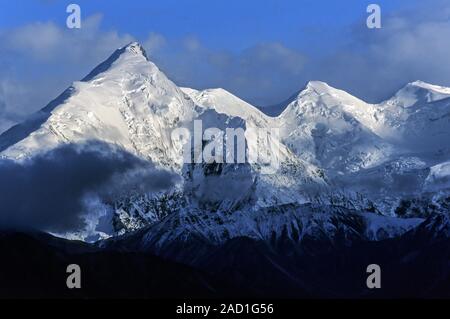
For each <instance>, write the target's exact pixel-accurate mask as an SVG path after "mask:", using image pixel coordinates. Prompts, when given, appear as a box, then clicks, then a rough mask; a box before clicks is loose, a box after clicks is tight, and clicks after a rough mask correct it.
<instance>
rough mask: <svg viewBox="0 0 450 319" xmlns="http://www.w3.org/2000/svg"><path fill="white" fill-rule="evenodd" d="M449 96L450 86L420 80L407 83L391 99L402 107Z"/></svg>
mask: <svg viewBox="0 0 450 319" xmlns="http://www.w3.org/2000/svg"><path fill="white" fill-rule="evenodd" d="M448 97H450V88H448V87H444V86H439V85H434V84H430V83H427V82H424V81H419V80H418V81H414V82H410V83H408V84H406V85H405V86H404V87H403V88H401V89H400V90H399V91H398V92H397V93H396V94H395V95H394V97H393V98H391V99H390V100H389V101H390V102H391V103H395V104H397V105H400V106H402V107H410V106H414V105H416V104H421V103H430V102H435V101H439V100H442V99H445V98H448Z"/></svg>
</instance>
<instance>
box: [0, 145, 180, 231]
mask: <svg viewBox="0 0 450 319" xmlns="http://www.w3.org/2000/svg"><path fill="white" fill-rule="evenodd" d="M0 176H1V183H0V203H1V208H0V209H1V214H0V226H3V227H27V228H29V227H31V228H33V229H38V230H44V231H51V232H57V233H58V232H66V231H77V230H82V229H83V228H84V227H85V226H86V225H85V219H84V217H85V214H88V213H89V212H88V211H85V207H84V199H85V198H86V197H87V196H88V197H96V198H100V199H104V200H109V199H110V198H116V199H117V198H118V197H120V196H122V195H126V193H127V192H132V191H133V192H139V193H151V192H157V191H163V190H168V189H169V188H171V187H172V186H174V185H175V183H176V182H177V178H178V177H177V176H176V175H174V174H172V173H170V172H167V171H163V170H160V169H157V168H155V166H154V165H153V164H152V163H150V162H147V161H143V160H141V159H139V158H137V157H135V156H133V155H131V154H129V153H127V152H125V151H123V150H120V149H115V148H113V147H112V146H108V145H107V144H102V143H99V142H89V143H87V144H85V145H81V146H80V145H78V146H76V145H70V144H69V145H64V146H61V147H59V148H57V149H54V150H52V151H50V152H48V153H45V154H40V155H37V156H35V157H34V158H32V159H29V160H26V161H25V162H23V163H18V162H14V161H10V160H0ZM119 181H120V182H119Z"/></svg>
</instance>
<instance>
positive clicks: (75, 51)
mask: <svg viewBox="0 0 450 319" xmlns="http://www.w3.org/2000/svg"><path fill="white" fill-rule="evenodd" d="M69 3H77V4H79V5H80V6H81V10H82V28H81V29H80V30H70V29H68V28H67V27H66V25H65V21H66V18H67V15H68V14H67V13H66V10H65V9H66V7H67V5H68V4H69ZM370 3H377V4H379V5H380V6H381V9H382V28H381V29H377V30H369V29H368V28H367V27H366V24H365V20H366V18H367V16H368V14H367V13H366V7H367V5H368V4H370ZM449 39H450V3H449V1H445V0H430V1H427V2H426V3H424V2H420V1H417V0H410V1H406V0H371V1H366V0H345V1H344V0H260V1H254V0H247V1H243V0H241V1H237V0H226V1H225V0H209V1H206V0H164V1H162V0H161V1H154V0H150V1H138V0H128V1H123V0H108V1H105V0H72V1H63V0H23V1H15V2H13V1H6V0H0V69H1V70H2V72H1V73H0V132H1V131H2V130H4V129H5V128H6V127H8V126H10V125H12V124H14V123H16V122H18V121H20V120H22V119H23V118H25V117H26V116H27V115H28V114H30V113H31V112H33V111H36V110H38V109H40V108H42V107H43V106H45V104H46V103H47V102H48V101H49V100H50V99H52V98H53V97H55V96H56V95H58V93H59V92H61V91H62V90H63V89H64V88H66V87H67V86H68V85H70V84H71V82H72V81H76V80H78V79H80V78H82V77H83V76H84V75H86V74H87V73H88V72H89V71H90V70H91V69H92V68H94V67H95V66H96V65H97V64H98V63H100V62H101V61H102V60H104V59H105V58H107V57H108V56H109V55H110V54H111V53H112V52H113V51H114V49H116V48H117V47H120V46H122V45H125V44H126V43H128V42H130V41H133V40H138V41H140V42H141V43H142V44H143V45H144V47H145V48H146V49H147V51H148V53H149V56H150V58H151V60H153V61H154V62H155V63H156V64H157V65H158V66H159V67H160V68H161V69H162V70H163V71H164V72H165V73H166V74H167V75H168V76H169V77H170V78H171V79H172V80H173V81H174V82H176V83H177V84H179V85H181V86H190V87H194V88H200V89H202V88H208V87H223V88H225V89H227V90H229V91H231V92H232V93H234V94H236V95H238V96H240V97H241V98H244V99H245V100H247V101H249V102H251V103H253V104H255V105H258V106H266V105H271V104H276V103H278V102H280V101H282V100H285V99H286V98H287V97H289V96H290V95H291V94H293V93H294V92H296V91H298V90H300V89H301V88H302V87H303V86H304V84H305V83H306V82H307V81H308V80H322V81H325V82H327V83H329V84H331V85H333V86H335V87H338V88H342V89H344V90H346V91H349V92H350V93H352V94H354V95H357V96H358V97H360V98H363V99H365V100H367V101H371V102H377V101H381V100H383V99H385V98H387V97H389V95H390V94H392V93H393V92H395V90H397V89H399V88H400V87H401V86H402V85H404V84H405V83H407V82H410V81H414V80H417V79H420V80H424V81H427V82H432V83H435V84H441V85H448V86H450V63H448V57H449V56H450V40H449Z"/></svg>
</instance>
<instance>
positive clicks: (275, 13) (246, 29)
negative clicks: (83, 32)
mask: <svg viewBox="0 0 450 319" xmlns="http://www.w3.org/2000/svg"><path fill="white" fill-rule="evenodd" d="M373 2H374V1H373V0H345V1H341V0H321V1H318V0H281V1H280V0H245V1H243V0H211V1H205V0H182V1H180V0H164V1H154V0H150V1H145V0H134V1H123V0H108V1H104V0H77V1H73V0H72V1H58V0H53V1H52V0H24V1H20V2H19V1H17V2H14V1H5V0H2V10H1V12H0V27H2V28H14V27H19V26H21V25H25V24H27V23H30V22H36V21H41V22H45V21H52V22H54V23H56V24H64V23H65V20H66V17H67V14H66V12H65V8H66V6H67V5H68V4H69V3H77V4H79V5H80V6H81V8H82V13H83V15H84V16H90V15H93V14H98V13H101V14H102V15H103V18H104V19H103V21H102V26H101V28H102V29H103V30H111V29H114V30H118V31H120V32H124V33H130V34H132V35H134V36H135V37H137V38H138V39H139V38H140V39H145V37H147V36H148V33H149V32H151V31H153V32H157V33H161V34H164V35H165V36H166V37H169V38H182V37H185V36H189V35H195V36H197V37H199V38H200V39H201V40H202V42H203V43H204V44H205V45H206V46H208V47H210V48H213V49H227V50H232V51H239V50H243V49H245V48H247V47H249V46H252V45H254V44H257V43H260V42H270V41H276V42H282V43H283V44H285V45H288V46H290V47H293V48H297V49H309V48H310V47H311V44H312V46H313V47H315V48H318V49H320V48H322V46H323V45H325V43H324V42H325V41H324V40H327V41H331V42H332V43H331V45H332V44H333V43H336V42H338V41H342V40H344V39H345V34H346V32H347V31H348V29H349V28H350V27H352V25H353V24H355V23H356V22H357V21H364V20H363V19H365V17H366V16H367V14H366V7H367V5H368V4H370V3H373ZM414 2H415V1H404V0H403V1H402V0H382V1H381V0H378V1H376V3H377V4H379V5H380V6H381V7H382V8H383V11H384V12H386V13H389V12H392V11H394V10H396V9H399V8H404V7H405V6H406V4H408V6H411V3H414ZM327 45H328V44H327Z"/></svg>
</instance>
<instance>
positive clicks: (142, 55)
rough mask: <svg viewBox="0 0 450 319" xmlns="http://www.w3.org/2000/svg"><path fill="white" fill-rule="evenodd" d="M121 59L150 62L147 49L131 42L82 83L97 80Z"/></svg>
mask: <svg viewBox="0 0 450 319" xmlns="http://www.w3.org/2000/svg"><path fill="white" fill-rule="evenodd" d="M120 59H133V60H135V59H138V60H139V61H142V62H148V61H149V60H148V57H147V54H146V52H145V49H144V48H143V47H142V45H140V44H139V43H138V42H131V43H129V44H127V45H126V46H124V47H121V48H119V49H117V50H116V51H114V53H113V54H111V56H110V57H109V58H107V59H106V60H105V61H103V62H102V63H101V64H99V65H98V66H97V67H96V68H95V69H93V70H92V71H91V72H90V73H89V74H88V75H87V76H86V77H85V78H83V80H82V81H84V82H88V81H90V80H92V79H93V78H95V77H96V76H97V75H98V74H100V73H103V72H105V71H107V70H108V69H110V68H111V66H112V65H113V64H114V63H116V61H118V60H120Z"/></svg>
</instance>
